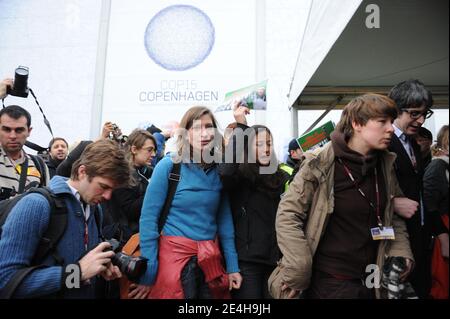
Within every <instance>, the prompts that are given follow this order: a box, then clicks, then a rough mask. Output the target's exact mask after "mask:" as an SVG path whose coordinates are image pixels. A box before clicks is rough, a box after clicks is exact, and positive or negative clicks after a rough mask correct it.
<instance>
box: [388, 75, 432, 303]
mask: <svg viewBox="0 0 450 319" xmlns="http://www.w3.org/2000/svg"><path fill="white" fill-rule="evenodd" d="M389 97H390V98H391V99H393V100H394V101H395V103H396V104H397V108H398V114H399V116H398V117H397V118H396V119H395V121H394V130H395V131H394V134H393V136H392V140H391V144H390V146H389V150H390V151H391V152H394V153H396V154H397V159H396V161H395V172H396V175H397V179H398V181H399V184H400V188H401V189H402V191H403V193H404V195H405V197H408V198H410V199H412V200H415V201H417V202H419V203H420V205H419V207H418V210H417V212H416V213H415V214H413V215H402V217H403V218H405V220H406V225H407V228H408V233H409V238H410V242H411V248H412V251H413V254H414V259H415V262H416V263H415V267H414V271H413V272H412V274H411V277H410V280H411V284H412V285H413V287H414V289H415V290H416V293H417V295H418V296H419V298H427V297H428V293H429V289H430V286H431V268H430V267H431V266H430V251H429V248H430V245H431V232H430V228H429V225H430V221H429V218H427V216H425V209H424V207H423V196H422V177H423V173H424V168H425V167H424V163H423V160H422V156H421V153H420V147H419V145H418V144H417V142H416V141H415V139H414V136H415V135H416V134H417V133H418V131H419V129H420V128H421V127H422V125H423V124H424V122H425V120H426V119H427V118H429V117H431V115H432V114H433V111H431V109H430V108H431V106H432V105H433V98H432V95H431V92H430V91H429V90H427V89H426V88H425V86H424V84H423V83H422V82H420V81H418V80H408V81H404V82H401V83H398V84H397V85H395V86H394V87H393V88H392V89H391V91H390V92H389Z"/></svg>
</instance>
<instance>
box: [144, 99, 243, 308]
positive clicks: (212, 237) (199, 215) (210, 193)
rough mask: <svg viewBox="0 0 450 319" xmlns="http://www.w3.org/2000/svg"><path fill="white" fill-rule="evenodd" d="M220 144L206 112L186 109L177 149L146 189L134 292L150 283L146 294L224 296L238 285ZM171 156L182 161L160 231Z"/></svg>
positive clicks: (160, 296)
mask: <svg viewBox="0 0 450 319" xmlns="http://www.w3.org/2000/svg"><path fill="white" fill-rule="evenodd" d="M221 148H222V138H221V136H220V134H219V133H218V130H217V124H216V120H215V119H214V116H213V115H212V113H211V111H210V110H209V109H207V108H205V107H192V108H191V109H189V110H188V111H187V112H186V114H185V115H184V116H183V119H182V120H181V123H180V130H179V134H178V136H177V151H178V152H177V154H174V155H173V156H171V157H170V156H168V157H165V158H163V159H162V160H161V161H160V162H159V163H158V164H157V166H156V167H155V170H154V172H153V176H152V179H151V180H150V183H149V185H148V188H147V191H146V194H145V198H144V204H143V207H142V212H141V219H140V230H141V232H140V245H141V251H142V255H143V256H144V257H146V258H148V264H147V271H146V273H145V274H144V275H143V276H142V278H141V280H140V284H141V285H140V286H139V287H138V288H137V289H136V290H135V292H136V296H141V297H142V296H144V295H146V293H147V292H148V291H149V287H148V286H149V285H153V287H152V289H151V291H150V294H148V297H149V298H172V299H173V298H186V299H192V298H228V297H229V290H231V289H233V288H234V289H239V287H240V284H241V281H242V278H241V275H240V274H239V268H238V260H237V254H236V249H235V244H234V228H233V220H232V216H231V210H230V205H229V202H228V198H227V195H226V194H225V193H224V192H223V191H222V183H221V181H220V177H219V174H218V171H217V164H216V161H215V158H220V154H219V152H220V150H221ZM174 161H181V170H180V180H179V182H178V185H177V190H176V192H175V196H174V198H173V201H172V204H171V207H170V209H169V214H168V217H167V220H166V222H165V224H164V226H163V228H162V231H161V234H160V233H159V231H158V220H159V216H160V214H161V211H162V208H163V205H164V202H165V200H166V197H167V193H168V184H169V183H168V182H169V175H170V173H171V171H172V167H173V162H174ZM219 242H220V246H221V247H220V248H221V249H219V244H218V243H219ZM221 251H222V252H223V257H224V259H225V266H226V267H225V269H224V268H223V266H222V252H221ZM143 285H147V287H143Z"/></svg>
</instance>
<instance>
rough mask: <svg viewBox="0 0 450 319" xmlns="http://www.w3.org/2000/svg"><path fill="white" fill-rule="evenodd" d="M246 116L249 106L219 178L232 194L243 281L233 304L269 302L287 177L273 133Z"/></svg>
mask: <svg viewBox="0 0 450 319" xmlns="http://www.w3.org/2000/svg"><path fill="white" fill-rule="evenodd" d="M248 113H249V110H248V108H247V107H245V106H242V105H239V106H237V107H236V108H235V111H234V117H235V119H236V122H237V123H238V124H237V128H236V129H235V130H234V135H233V136H232V138H231V140H230V143H229V144H228V147H227V153H229V152H233V153H234V154H235V156H234V159H233V161H232V163H228V161H227V158H226V159H225V163H223V164H221V166H220V173H221V176H222V181H223V183H224V186H225V188H226V190H228V191H229V194H230V202H231V210H232V212H233V221H234V226H235V233H236V236H235V237H236V239H235V241H236V249H237V253H238V259H239V268H240V270H241V275H242V278H243V281H242V285H241V288H240V289H239V290H236V291H234V292H233V298H236V299H262V298H270V295H269V291H268V287H267V280H268V279H269V276H270V274H271V273H272V271H273V270H274V268H275V266H276V265H277V261H278V259H279V258H280V252H279V249H278V246H277V239H276V232H275V217H276V213H277V208H278V203H279V202H280V198H281V194H282V193H283V192H284V188H285V183H286V182H287V181H288V180H289V174H288V173H286V172H285V171H283V170H282V169H281V168H279V167H278V161H277V158H276V156H275V153H274V150H273V138H272V134H271V132H270V130H269V129H268V128H267V127H266V126H263V125H254V126H252V127H248V126H247V125H246V119H245V115H246V114H248ZM239 146H244V148H243V149H240V147H239Z"/></svg>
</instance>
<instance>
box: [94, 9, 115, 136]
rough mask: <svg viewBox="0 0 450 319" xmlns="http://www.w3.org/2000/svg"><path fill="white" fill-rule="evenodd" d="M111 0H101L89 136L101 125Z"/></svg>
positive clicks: (98, 131)
mask: <svg viewBox="0 0 450 319" xmlns="http://www.w3.org/2000/svg"><path fill="white" fill-rule="evenodd" d="M110 13H111V0H102V8H101V13H100V26H99V34H98V47H97V60H96V66H95V84H94V98H93V101H92V109H91V129H90V134H89V135H90V138H91V139H95V138H97V137H98V136H99V134H100V130H101V127H102V123H101V121H102V111H103V87H104V83H105V69H106V51H107V47H108V31H109V19H110Z"/></svg>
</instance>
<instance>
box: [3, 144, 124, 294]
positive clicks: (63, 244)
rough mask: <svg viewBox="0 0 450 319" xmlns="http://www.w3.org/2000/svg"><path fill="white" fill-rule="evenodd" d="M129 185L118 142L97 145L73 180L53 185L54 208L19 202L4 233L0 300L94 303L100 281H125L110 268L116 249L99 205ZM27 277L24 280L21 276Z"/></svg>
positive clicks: (29, 198)
mask: <svg viewBox="0 0 450 319" xmlns="http://www.w3.org/2000/svg"><path fill="white" fill-rule="evenodd" d="M129 181H130V168H129V163H128V160H127V158H126V155H125V152H124V151H123V150H121V149H120V148H119V147H118V145H117V143H115V142H112V141H109V140H99V141H96V142H94V143H91V144H90V145H88V146H87V147H86V149H85V150H84V152H83V154H82V155H81V156H80V158H79V159H78V160H77V161H76V162H75V163H74V165H73V167H72V173H71V177H70V178H69V179H67V178H64V177H62V176H55V177H54V178H53V179H52V180H51V182H50V190H51V192H52V196H53V197H54V198H55V203H56V204H55V203H53V204H55V205H52V203H50V202H49V200H48V199H47V198H46V197H45V196H42V195H41V194H37V193H31V194H27V195H26V196H24V197H23V198H22V199H20V201H18V202H17V204H16V205H15V206H14V207H13V209H12V210H11V211H10V213H9V216H8V218H7V220H6V222H5V224H4V225H3V227H2V232H1V237H0V238H1V240H0V296H2V297H5V296H6V297H14V298H38V297H39V298H42V297H54V298H95V297H96V295H95V285H96V277H97V276H98V275H100V276H102V277H103V278H104V279H106V280H112V279H115V278H119V277H121V275H122V273H121V271H120V270H119V267H117V266H116V265H113V263H112V262H111V261H112V259H114V256H115V253H114V251H113V249H114V247H111V244H110V243H108V242H102V236H101V231H100V229H99V225H101V220H102V217H103V216H102V211H101V208H100V206H99V204H100V203H101V202H103V201H105V200H109V199H110V198H111V194H112V192H113V190H114V189H116V188H117V187H120V186H124V185H128V183H129ZM61 206H62V207H61ZM55 207H56V208H55ZM55 210H56V211H57V212H58V214H56V213H55ZM61 216H63V218H62V219H59V218H61ZM57 218H58V219H57ZM61 220H62V222H63V223H66V225H65V227H64V231H63V232H62V235H61V236H60V238H59V240H58V241H57V243H56V244H55V245H54V249H49V250H48V251H47V254H46V255H44V256H40V254H39V252H40V250H41V248H42V242H45V239H46V238H47V235H48V230H49V229H53V227H54V226H55V223H56V224H58V221H59V223H61ZM80 229H83V230H84V231H80ZM33 256H34V257H33ZM36 256H40V257H41V258H39V260H37V259H36ZM25 265H31V266H28V267H26V266H25ZM24 271H25V272H26V276H23V277H22V278H21V277H20V276H18V274H20V273H21V272H22V274H23V273H24ZM14 283H15V284H14Z"/></svg>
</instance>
